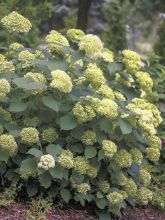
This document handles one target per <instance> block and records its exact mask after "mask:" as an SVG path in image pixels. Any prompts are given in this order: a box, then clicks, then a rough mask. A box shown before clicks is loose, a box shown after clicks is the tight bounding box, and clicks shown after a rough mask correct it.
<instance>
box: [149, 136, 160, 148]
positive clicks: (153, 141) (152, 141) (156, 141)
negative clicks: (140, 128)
mask: <svg viewBox="0 0 165 220" xmlns="http://www.w3.org/2000/svg"><path fill="white" fill-rule="evenodd" d="M146 139H147V140H148V145H149V146H153V147H154V148H158V149H161V139H160V138H159V137H158V136H155V135H152V136H151V135H146Z"/></svg>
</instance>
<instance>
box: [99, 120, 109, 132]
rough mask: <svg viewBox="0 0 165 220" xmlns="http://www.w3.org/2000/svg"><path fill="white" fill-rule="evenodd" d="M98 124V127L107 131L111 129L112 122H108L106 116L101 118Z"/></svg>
mask: <svg viewBox="0 0 165 220" xmlns="http://www.w3.org/2000/svg"><path fill="white" fill-rule="evenodd" d="M99 125H100V129H101V130H102V131H105V132H109V131H110V130H111V129H112V123H111V122H110V120H108V119H106V118H102V119H101V120H100V121H99Z"/></svg>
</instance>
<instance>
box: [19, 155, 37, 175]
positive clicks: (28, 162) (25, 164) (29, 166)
mask: <svg viewBox="0 0 165 220" xmlns="http://www.w3.org/2000/svg"><path fill="white" fill-rule="evenodd" d="M36 169H37V162H36V161H35V160H34V159H33V158H28V159H25V160H23V161H22V163H21V167H20V171H22V172H26V171H36Z"/></svg>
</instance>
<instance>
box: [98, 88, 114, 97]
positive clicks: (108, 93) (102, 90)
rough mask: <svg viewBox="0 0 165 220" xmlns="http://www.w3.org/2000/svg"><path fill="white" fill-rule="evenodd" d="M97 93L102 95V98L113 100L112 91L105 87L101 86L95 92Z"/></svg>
mask: <svg viewBox="0 0 165 220" xmlns="http://www.w3.org/2000/svg"><path fill="white" fill-rule="evenodd" d="M97 93H98V94H100V95H102V96H103V97H104V98H108V99H112V100H113V99H115V96H114V93H113V90H112V89H111V88H110V87H109V86H107V85H101V86H100V87H99V89H98V90H97Z"/></svg>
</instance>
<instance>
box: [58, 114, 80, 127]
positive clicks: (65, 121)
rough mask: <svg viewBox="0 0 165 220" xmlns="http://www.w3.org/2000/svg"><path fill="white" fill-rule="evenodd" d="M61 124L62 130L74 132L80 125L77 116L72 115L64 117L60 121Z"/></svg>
mask: <svg viewBox="0 0 165 220" xmlns="http://www.w3.org/2000/svg"><path fill="white" fill-rule="evenodd" d="M59 124H60V127H61V129H62V130H72V129H73V128H75V127H76V126H77V125H78V123H77V120H76V118H75V116H73V115H71V114H67V115H64V116H62V117H61V118H60V120H59Z"/></svg>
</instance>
